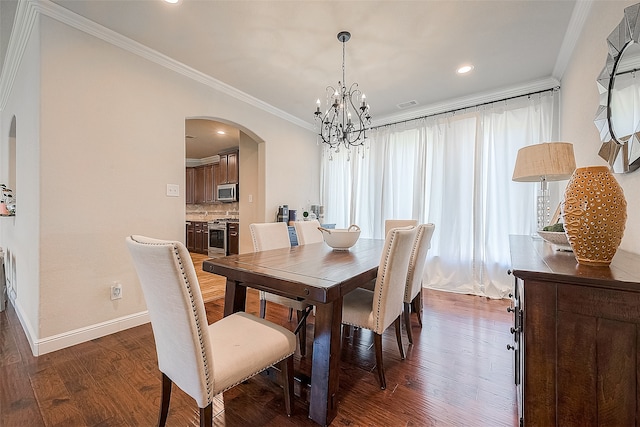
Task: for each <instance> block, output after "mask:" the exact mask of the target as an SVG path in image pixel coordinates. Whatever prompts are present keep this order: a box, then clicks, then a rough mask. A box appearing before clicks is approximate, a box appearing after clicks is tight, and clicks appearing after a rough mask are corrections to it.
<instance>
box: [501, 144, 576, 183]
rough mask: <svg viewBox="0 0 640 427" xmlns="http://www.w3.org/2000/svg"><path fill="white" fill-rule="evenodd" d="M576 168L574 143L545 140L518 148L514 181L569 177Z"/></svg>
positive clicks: (557, 179)
mask: <svg viewBox="0 0 640 427" xmlns="http://www.w3.org/2000/svg"><path fill="white" fill-rule="evenodd" d="M575 169H576V159H575V157H574V155H573V144H571V143H570V142H543V143H542V144H535V145H529V146H527V147H523V148H521V149H520V150H518V156H517V158H516V166H515V168H514V169H513V177H512V178H511V179H512V180H513V181H518V182H539V181H562V180H565V179H569V178H570V177H571V175H572V174H573V171H574V170H575Z"/></svg>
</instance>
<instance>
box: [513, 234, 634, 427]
mask: <svg viewBox="0 0 640 427" xmlns="http://www.w3.org/2000/svg"><path fill="white" fill-rule="evenodd" d="M510 249H511V273H512V274H513V275H514V276H515V278H516V279H515V290H514V294H513V306H512V307H510V308H509V311H512V312H513V313H514V326H513V328H512V333H513V335H514V342H513V343H512V344H510V345H509V346H508V348H509V349H511V350H513V351H514V361H515V381H516V385H517V389H518V406H519V412H520V424H521V425H525V426H527V427H530V426H544V427H549V426H597V425H607V426H634V425H640V392H639V390H640V384H639V381H640V345H639V342H640V328H639V325H640V255H636V254H632V253H629V252H626V251H622V250H618V252H617V253H616V256H615V258H614V259H613V262H612V263H611V265H610V266H609V267H589V266H583V265H579V264H578V263H577V262H576V260H575V258H574V256H573V253H572V252H558V251H555V250H554V248H553V247H552V246H551V245H550V244H549V243H546V242H544V241H543V240H540V239H536V238H532V237H531V236H510Z"/></svg>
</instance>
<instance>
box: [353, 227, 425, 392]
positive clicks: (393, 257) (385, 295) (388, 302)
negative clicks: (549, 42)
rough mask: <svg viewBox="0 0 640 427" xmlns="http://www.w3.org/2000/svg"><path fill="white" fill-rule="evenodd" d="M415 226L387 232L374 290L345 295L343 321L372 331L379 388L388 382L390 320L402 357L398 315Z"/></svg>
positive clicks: (357, 290) (402, 350)
mask: <svg viewBox="0 0 640 427" xmlns="http://www.w3.org/2000/svg"><path fill="white" fill-rule="evenodd" d="M416 232H417V228H416V227H403V228H394V229H391V230H390V231H389V233H388V234H387V237H386V239H385V245H384V250H383V252H382V257H381V259H380V266H379V267H378V276H377V279H376V282H375V286H374V289H373V291H370V290H368V289H363V288H356V289H355V290H353V291H351V292H349V293H348V294H347V295H345V296H344V299H343V305H342V323H343V324H344V325H349V326H355V327H358V328H363V329H369V330H371V331H373V333H374V341H373V344H374V347H375V352H376V365H377V370H378V380H379V382H380V388H381V389H383V390H384V389H385V388H386V387H387V383H386V380H385V376H384V366H383V363H382V333H383V332H384V331H385V330H386V329H387V328H388V327H389V326H390V325H391V324H392V323H393V324H394V325H395V329H396V340H397V341H398V349H399V350H400V358H401V359H404V348H403V347H402V334H401V332H400V316H401V315H402V309H403V305H402V301H403V297H404V289H405V283H406V279H407V269H408V268H409V258H410V257H411V251H412V249H413V243H414V241H415V237H416Z"/></svg>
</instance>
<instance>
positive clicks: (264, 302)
mask: <svg viewBox="0 0 640 427" xmlns="http://www.w3.org/2000/svg"><path fill="white" fill-rule="evenodd" d="M266 314H267V300H266V299H262V298H260V317H261V318H262V319H264V316H265V315H266Z"/></svg>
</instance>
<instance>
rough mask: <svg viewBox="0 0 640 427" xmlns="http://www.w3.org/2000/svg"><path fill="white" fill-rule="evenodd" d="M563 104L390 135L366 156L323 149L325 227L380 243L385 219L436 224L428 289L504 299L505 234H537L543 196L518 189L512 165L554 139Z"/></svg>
mask: <svg viewBox="0 0 640 427" xmlns="http://www.w3.org/2000/svg"><path fill="white" fill-rule="evenodd" d="M558 96H559V94H558V93H557V92H554V91H551V92H545V93H543V94H536V95H532V96H529V97H521V98H517V99H513V100H509V101H502V102H500V103H497V104H492V105H488V106H484V107H482V108H480V109H475V110H473V111H470V110H465V111H458V112H456V113H455V114H449V115H446V116H436V117H431V118H428V119H422V120H417V121H413V122H409V123H405V124H402V125H394V126H387V127H384V128H381V129H379V130H376V131H374V132H373V134H372V135H371V136H370V138H369V144H368V145H367V146H366V147H365V148H362V147H361V148H360V149H352V150H351V151H349V150H346V149H344V148H342V149H341V150H340V151H339V152H338V153H336V152H333V151H329V150H328V149H326V150H325V153H324V157H323V164H322V177H321V182H322V189H321V191H322V203H323V204H324V206H325V222H327V223H336V227H337V228H344V227H347V226H349V225H350V224H357V225H358V226H360V228H361V230H362V232H361V237H362V238H383V237H384V221H385V219H408V218H413V219H417V220H418V221H419V222H421V223H427V222H432V223H434V224H435V225H436V229H435V232H434V235H433V238H432V242H431V249H430V250H429V258H428V264H427V268H426V269H425V270H426V273H425V277H424V281H423V285H424V286H426V287H430V288H435V289H442V290H447V291H451V292H460V293H469V294H476V295H484V296H488V297H491V298H503V297H505V296H506V295H507V294H508V293H509V292H510V290H511V288H512V285H513V281H512V280H513V279H512V278H511V277H509V276H508V275H507V270H508V269H509V263H510V261H509V235H510V234H531V233H532V231H533V230H535V195H536V190H537V187H536V185H535V184H533V183H517V182H512V181H511V175H512V173H513V165H514V164H515V158H516V154H517V152H518V149H520V148H521V147H524V146H526V145H530V144H538V143H540V142H548V141H554V140H556V138H555V136H556V132H557V131H556V129H557V112H558V108H557V103H558V102H557V101H558V99H557V98H558ZM554 189H555V191H556V192H557V187H552V191H553V190H554ZM557 200H558V195H557V194H556V195H555V196H554V201H557Z"/></svg>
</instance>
